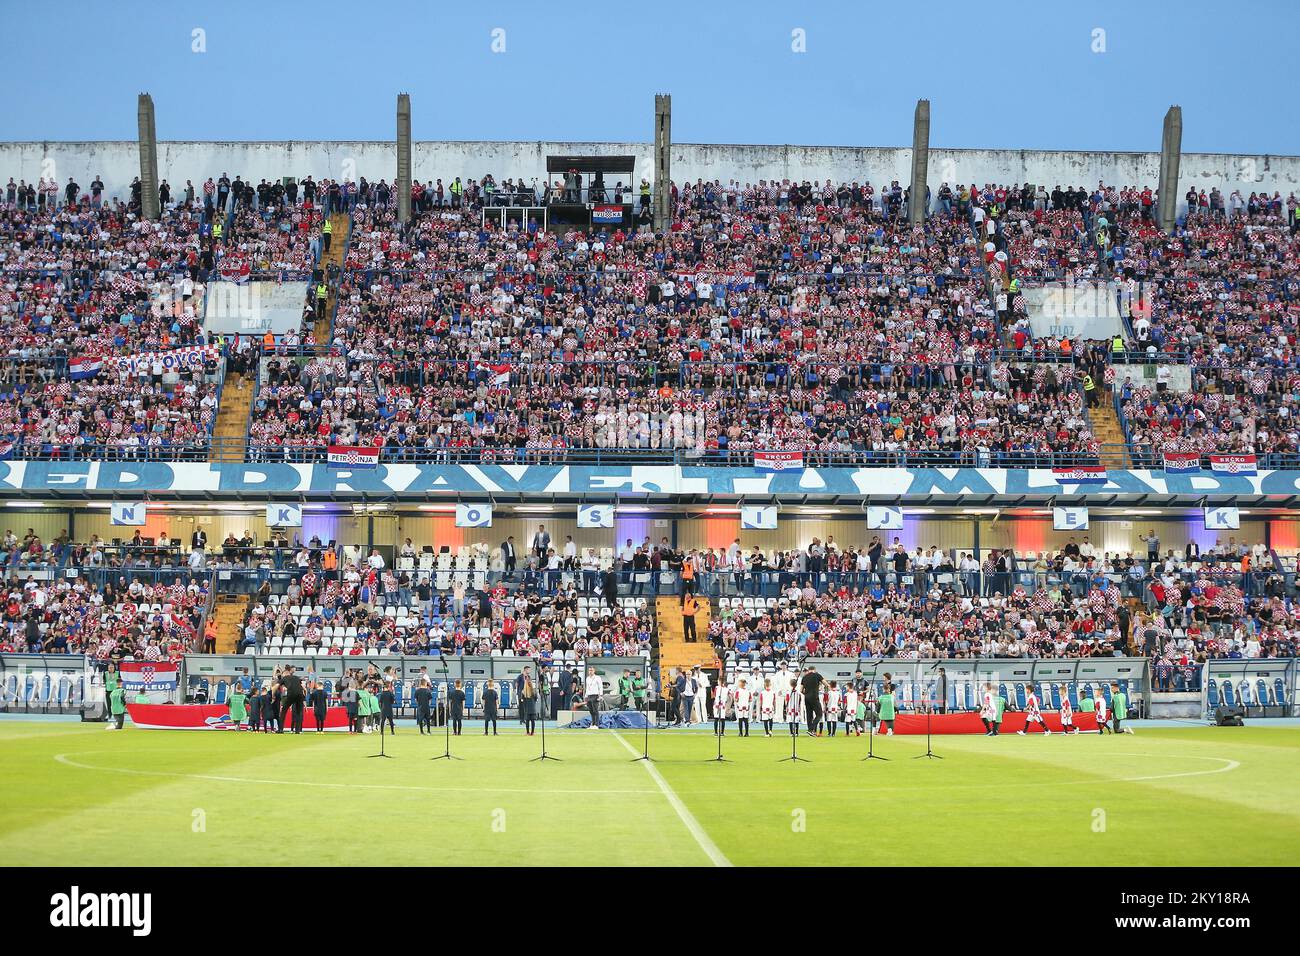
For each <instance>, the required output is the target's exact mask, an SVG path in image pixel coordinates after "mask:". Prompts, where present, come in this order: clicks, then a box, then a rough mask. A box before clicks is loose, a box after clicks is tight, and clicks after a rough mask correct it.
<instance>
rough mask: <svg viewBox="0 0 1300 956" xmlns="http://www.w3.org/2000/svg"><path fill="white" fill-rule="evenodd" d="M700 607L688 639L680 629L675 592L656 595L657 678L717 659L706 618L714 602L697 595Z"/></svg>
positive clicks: (680, 611) (680, 613) (708, 618)
mask: <svg viewBox="0 0 1300 956" xmlns="http://www.w3.org/2000/svg"><path fill="white" fill-rule="evenodd" d="M698 597H699V601H700V609H699V610H698V611H697V612H696V614H695V634H696V639H695V640H694V641H687V640H686V638H685V635H684V633H683V630H682V601H681V598H680V597H678V596H677V595H675V594H671V595H661V596H660V597H657V598H655V623H656V625H657V627H656V629H657V633H658V640H659V680H660V682H661V684H662V682H663V681H666V680H667V679H668V675H669V673H670V672H671V671H672V670H673V669H674V668H677V669H681V668H683V667H697V666H698V667H712V666H713V662H714V660H715V659H716V655H715V654H714V651H713V644H712V643H711V642H710V641H709V621H710V619H711V618H712V616H713V602H712V601H711V600H710V599H709V598H707V597H704V596H702V595H698Z"/></svg>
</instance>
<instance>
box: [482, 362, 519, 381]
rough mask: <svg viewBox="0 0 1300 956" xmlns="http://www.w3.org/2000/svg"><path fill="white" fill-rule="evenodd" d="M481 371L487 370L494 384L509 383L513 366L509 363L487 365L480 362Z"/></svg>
mask: <svg viewBox="0 0 1300 956" xmlns="http://www.w3.org/2000/svg"><path fill="white" fill-rule="evenodd" d="M479 371H482V372H486V373H488V374H489V375H491V376H492V384H493V385H509V384H510V372H511V366H509V365H486V364H480V365H479Z"/></svg>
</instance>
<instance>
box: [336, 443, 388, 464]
mask: <svg viewBox="0 0 1300 956" xmlns="http://www.w3.org/2000/svg"><path fill="white" fill-rule="evenodd" d="M326 464H328V465H329V466H330V467H331V468H375V467H378V465H379V448H377V447H375V448H372V447H370V446H369V445H330V446H329V453H328V455H327V457H326Z"/></svg>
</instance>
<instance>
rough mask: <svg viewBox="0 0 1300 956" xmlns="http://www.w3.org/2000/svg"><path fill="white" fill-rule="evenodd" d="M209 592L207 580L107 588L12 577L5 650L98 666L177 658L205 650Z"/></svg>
mask: <svg viewBox="0 0 1300 956" xmlns="http://www.w3.org/2000/svg"><path fill="white" fill-rule="evenodd" d="M209 586H210V584H209V581H208V579H207V577H204V576H186V577H181V576H177V577H175V578H173V579H172V580H171V582H170V583H167V582H165V581H162V580H156V581H155V580H154V579H152V578H148V577H131V578H128V577H127V576H125V575H123V576H120V577H118V578H117V579H116V580H113V579H112V578H111V577H110V578H105V579H104V580H103V581H102V583H101V582H100V581H98V580H96V579H94V578H92V577H89V576H77V577H75V578H68V577H64V576H54V577H49V578H37V577H36V576H34V575H27V576H23V575H20V574H14V575H11V576H10V578H9V580H8V581H7V582H6V583H5V585H4V588H3V593H4V607H3V614H2V615H0V652H7V653H33V654H37V653H39V654H86V655H87V656H89V657H90V658H92V659H93V660H94V661H97V662H100V663H105V662H108V661H114V662H117V661H120V660H122V659H123V658H125V657H132V658H134V659H136V660H146V661H156V660H168V659H176V658H179V656H180V655H182V654H185V653H189V652H192V651H194V650H197V649H198V647H199V633H200V628H201V626H202V622H203V616H204V613H205V611H206V608H207V604H208V594H209Z"/></svg>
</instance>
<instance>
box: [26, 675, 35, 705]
mask: <svg viewBox="0 0 1300 956" xmlns="http://www.w3.org/2000/svg"><path fill="white" fill-rule="evenodd" d="M35 699H36V678H35V677H34V676H33V675H31V674H28V675H27V680H26V681H24V682H23V704H24V706H27V707H31V706H32V704H33V703H34V702H35Z"/></svg>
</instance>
